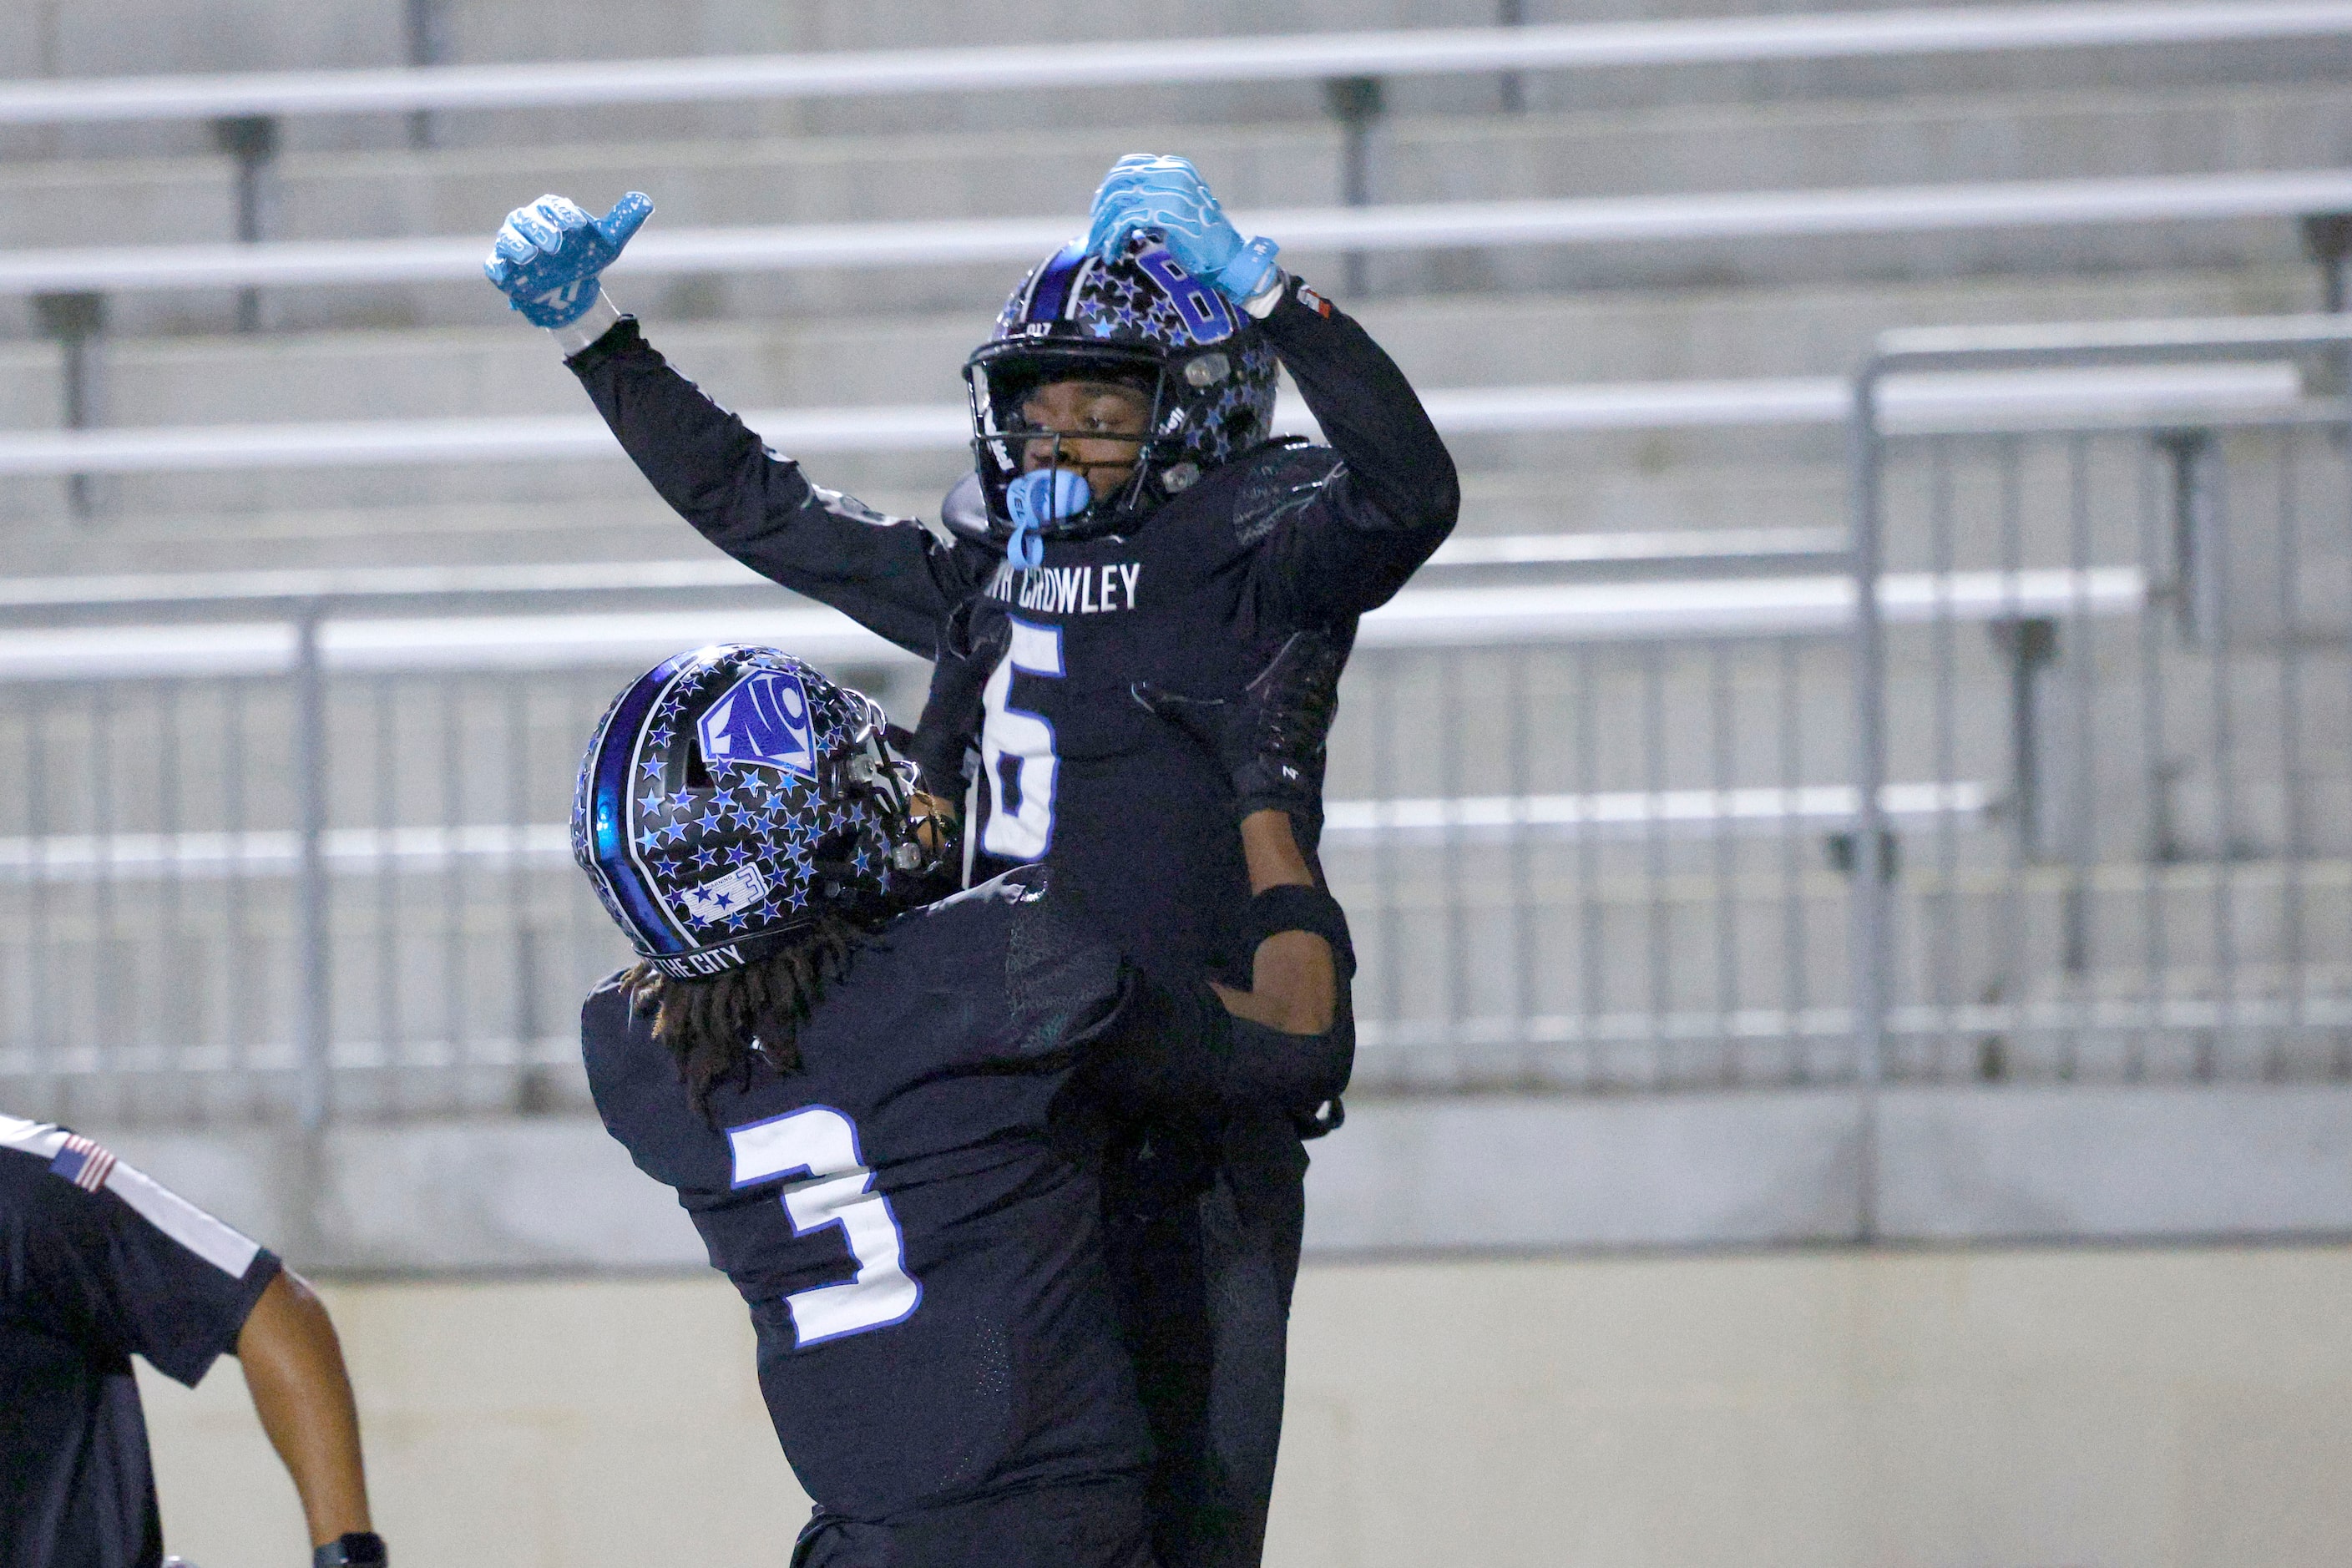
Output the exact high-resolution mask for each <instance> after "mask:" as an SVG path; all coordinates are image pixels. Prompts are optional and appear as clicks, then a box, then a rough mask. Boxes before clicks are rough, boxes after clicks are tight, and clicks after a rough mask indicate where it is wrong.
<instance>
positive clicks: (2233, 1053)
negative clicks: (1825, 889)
mask: <svg viewBox="0 0 2352 1568" xmlns="http://www.w3.org/2000/svg"><path fill="white" fill-rule="evenodd" d="M2347 343H2352V325H2347V323H2346V322H2345V321H2344V320H2343V319H2342V318H2325V317H2321V318H2302V319H2287V320H2280V321H2237V322H2231V321H2218V322H2217V321H2201V322H2182V323H2168V324H2158V325H2149V326H2141V327H2137V328H2112V327H2111V328H2105V329H2068V328H2055V329H2049V328H2045V329H2022V330H2017V331H2007V332H1967V333H1961V332H1899V333H1893V334H1890V335H1889V336H1888V337H1887V338H1886V339H1885V340H1884V342H1883V346H1882V348H1881V352H1880V353H1878V355H1877V356H1876V357H1875V358H1874V360H1873V361H1872V362H1871V363H1870V364H1869V365H1867V366H1866V367H1865V368H1864V372H1863V374H1862V375H1861V377H1860V380H1859V382H1858V384H1857V392H1856V414H1855V422H1854V432H1855V447H1854V454H1855V457H1854V461H1855V479H1856V507H1857V527H1858V531H1857V536H1856V537H1857V558H1858V559H1857V571H1858V572H1860V573H1862V574H1892V573H1893V572H1894V571H1895V570H1897V569H1900V568H1904V567H1918V566H1924V567H1926V568H1927V570H1928V571H1929V572H1931V573H1933V574H1953V575H1957V574H1959V573H1961V572H1963V571H1965V570H1967V569H1968V568H1969V567H1970V566H1980V567H1990V568H1991V569H1992V570H1994V571H1996V572H1998V573H2000V574H2002V575H2003V576H2004V577H2011V576H2014V577H2017V578H2022V577H2023V576H2024V575H2026V574H2030V573H2031V572H2032V571H2034V570H2036V569H2064V570H2069V571H2074V572H2077V573H2079V572H2081V571H2083V570H2084V569H2085V568H2086V567H2087V566H2089V564H2090V563H2093V562H2095V561H2096V562H2128V563H2132V566H2133V569H2134V570H2136V571H2137V573H2138V574H2140V576H2141V578H2142V580H2143V581H2144V582H2145V583H2146V584H2147V601H2146V605H2145V607H2144V609H2143V610H2142V611H2141V613H2140V614H2138V615H2137V616H2133V617H2130V618H2128V619H2110V618H2105V617H2103V616H2101V615H2100V612H2099V611H2098V609H2097V608H2096V606H2095V605H2093V604H2091V603H2090V602H2089V600H2088V599H2087V598H2077V599H2074V600H2072V601H2070V602H2068V603H2066V604H2063V605H2058V606H2053V607H2050V608H2042V609H2036V608H2034V607H2032V606H2030V605H2026V604H2024V603H2022V602H2019V603H2016V604H2013V605H2008V606H2004V607H2003V608H2002V610H2001V611H2000V614H1999V615H1997V616H1995V617H1993V618H1992V619H1990V621H1988V622H1986V623H1985V625H1984V631H1985V633H1988V634H1990V635H1977V636H1963V635H1962V634H1961V632H1960V630H1959V628H1958V622H1959V621H1960V620H1961V619H1963V618H1964V617H1963V616H1962V615H1961V614H1960V613H1959V612H1958V609H1957V606H1950V605H1944V604H1941V603H1938V604H1937V605H1935V606H1934V608H1933V610H1932V612H1931V614H1930V615H1928V616H1927V617H1926V618H1925V619H1924V620H1921V621H1919V622H1917V623H1916V624H1915V625H1914V626H1907V627H1903V628H1895V627H1892V626H1888V625H1886V624H1885V622H1884V621H1883V620H1882V618H1881V617H1878V616H1871V615H1867V614H1865V616H1864V617H1863V618H1862V621H1861V622H1860V623H1859V626H1858V629H1857V636H1856V657H1857V661H1858V668H1862V669H1863V670H1864V671H1865V672H1866V676H1865V679H1864V682H1863V684H1862V686H1861V688H1860V689H1859V690H1858V693H1857V699H1858V700H1857V708H1856V716H1855V731H1856V734H1857V736H1858V737H1859V738H1860V739H1861V742H1862V743H1861V745H1860V746H1859V748H1858V756H1859V758H1860V760H1861V773H1860V776H1859V779H1858V781H1857V782H1858V784H1860V786H1861V787H1862V789H1863V790H1864V799H1865V801H1867V800H1868V798H1869V795H1868V789H1869V785H1870V784H1871V783H1872V782H1874V780H1876V779H1880V778H1884V777H1888V776H1898V775H1899V776H1905V777H1909V776H1913V775H1915V774H1916V775H1924V776H1926V777H1927V778H1929V779H1932V780H1949V779H1951V778H1953V777H1954V776H1955V774H1956V773H1959V772H1966V771H1967V769H1966V768H1965V766H1964V765H1963V764H1962V763H1960V761H1959V759H1960V758H1961V757H1963V756H1964V755H1977V756H1983V755H1988V754H1990V755H1992V756H1995V757H1998V758H2000V767H2001V772H2000V775H1999V776H2000V793H1999V795H1998V798H1997V808H1998V809H1997V812H1996V813H1995V815H1994V816H1992V817H1991V818H1990V819H1989V821H1988V823H1987V824H1986V826H1988V827H1990V829H1992V831H1979V832H1976V833H1974V834H1969V835H1963V834H1962V833H1961V832H1960V831H1959V829H1958V826H1957V825H1955V824H1951V823H1945V824H1941V825H1938V826H1937V830H1936V831H1934V832H1932V833H1929V834H1927V835H1924V836H1919V835H1914V836H1912V837H1911V839H1910V843H1911V845H1912V847H1910V848H1909V849H1907V850H1905V851H1903V852H1902V853H1901V855H1900V860H1901V862H1902V863H1901V864H1895V863H1891V862H1890V859H1889V857H1890V856H1891V855H1892V854H1893V853H1894V852H1895V850H1896V849H1897V848H1898V847H1900V846H1901V845H1902V844H1903V843H1904V840H1903V839H1902V838H1901V837H1896V836H1893V835H1890V834H1888V833H1887V832H1885V828H1886V826H1887V825H1886V824H1885V821H1884V820H1883V815H1882V813H1881V812H1880V811H1878V810H1877V809H1875V808H1874V807H1873V806H1871V805H1864V809H1863V812H1862V817H1861V825H1860V833H1861V838H1860V851H1859V855H1858V858H1859V860H1860V861H1861V863H1862V865H1863V868H1864V869H1865V870H1866V871H1874V872H1875V873H1876V874H1875V875H1863V876H1860V877H1859V878H1858V879H1857V881H1856V884H1855V899H1854V906H1853V907H1854V942H1855V943H1856V946H1857V948H1858V950H1859V951H1861V952H1864V953H1867V954H1870V955H1872V961H1871V962H1869V963H1865V964H1864V965H1863V966H1862V971H1863V973H1864V975H1865V976H1866V980H1867V989H1866V990H1864V991H1862V992H1860V993H1859V995H1860V998H1861V1007H1862V1016H1863V1019H1864V1028H1863V1030H1862V1032H1861V1034H1860V1035H1859V1037H1858V1051H1859V1054H1860V1058H1861V1059H1862V1060H1863V1061H1864V1063H1865V1064H1867V1065H1868V1067H1869V1068H1871V1069H1872V1070H1877V1071H1884V1072H1885V1073H1886V1074H1888V1075H1891V1076H1895V1077H1906V1078H1909V1077H1927V1078H1948V1077H1955V1076H1957V1077H1969V1078H1979V1079H2003V1078H2010V1077H2040V1078H2053V1079H2068V1078H2074V1077H2099V1078H2123V1079H2133V1078H2143V1077H2189V1078H2210V1077H2224V1076H2225V1077H2246V1078H2283V1077H2307V1076H2324V1077H2329V1078H2342V1077H2345V1076H2347V1074H2352V905H2347V901H2346V900H2347V889H2352V467H2347V407H2346V404H2345V402H2344V399H2343V396H2342V391H2343V387H2344V384H2345V383H2344V368H2345V363H2346V362H2345V359H2344V354H2345V345H2347ZM2279 353H2303V354H2305V356H2307V357H2308V359H2309V360H2310V362H2311V364H2312V374H2313V379H2314V381H2315V384H2317V385H2319V386H2320V387H2322V388H2324V389H2326V390H2327V391H2329V392H2332V393H2333V394H2334V395H2333V396H2329V397H2325V398H2321V399H2317V400H2315V401H2314V402H2313V403H2312V404H2311V405H2308V406H2306V407H2305V409H2303V410H2300V411H2298V412H2297V413H2296V414H2295V415H2294V416H2288V417H2276V416H2273V417H2268V418H2260V419H2255V420H2251V421H2248V422H2246V423H2243V424H2235V425H2231V424H2222V425H2217V426H2201V427H2200V426H2172V427H2163V426H2159V427H2156V428H2152V429H2151V428H2140V429H2126V430H2114V429H2101V428H2097V427H2092V428H2086V429H2073V430H2065V429H2061V430H2054V431H2047V432H2041V433H2033V434H2007V435H2001V434H1995V435H1978V436H1970V437H1953V436H1932V437H1923V436H1916V435H1914V436H1903V435H1898V434H1893V433H1890V432H1889V431H1888V430H1887V429H1886V428H1885V426H1884V424H1883V423H1882V421H1881V419H1880V417H1879V405H1880V390H1881V387H1882V386H1883V384H1885V381H1886V380H1887V378H1889V377H1892V376H1896V375H1901V374H1906V373H1913V372H1919V371H1949V370H1953V369H1957V368H1960V367H1968V368H1972V369H1992V368H2000V369H2015V368H2021V367H2031V366H2035V365H2046V364H2053V363H2064V364H2070V365H2081V364H2116V363H2125V364H2129V363H2184V362H2211V361H2226V360H2237V359H2245V358H2251V357H2261V356H2275V355H2276V354H2279ZM1972 692H1973V693H1974V694H1976V695H1975V696H1974V697H1973V698H1972V696H1971V693H1972ZM1988 692H1990V693H1998V694H1999V695H2000V700H1998V701H1995V702H1990V703H1987V702H1984V701H1983V700H1982V696H1983V694H1985V693H1988Z"/></svg>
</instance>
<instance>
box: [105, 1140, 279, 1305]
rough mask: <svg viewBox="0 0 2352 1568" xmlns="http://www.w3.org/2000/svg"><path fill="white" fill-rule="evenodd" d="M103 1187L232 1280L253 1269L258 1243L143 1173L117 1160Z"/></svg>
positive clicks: (258, 1250)
mask: <svg viewBox="0 0 2352 1568" xmlns="http://www.w3.org/2000/svg"><path fill="white" fill-rule="evenodd" d="M106 1185H107V1190H108V1191H110V1192H111V1193H112V1194H114V1195H115V1196H116V1197H119V1198H121V1200H122V1201H123V1202H124V1203H126V1204H129V1205H131V1208H133V1209H134V1210H136V1211H137V1212H138V1214H139V1215H140V1216H141V1217H142V1218H143V1219H145V1220H146V1221H147V1223H148V1224H150V1225H152V1226H154V1227H155V1228H156V1229H157V1230H160V1231H162V1232H163V1234H164V1235H165V1236H168V1237H171V1238H172V1239H173V1241H176V1242H178V1243H179V1244H180V1245H181V1246H182V1247H186V1248H187V1249H188V1250H189V1251H190V1252H193V1253H194V1254H195V1255H196V1256H197V1257H198V1258H203V1259H204V1260H205V1262H207V1263H209V1264H211V1265H212V1266H213V1267H214V1268H217V1269H219V1270H220V1271H221V1272H222V1273H224V1274H226V1275H227V1276H228V1277H229V1278H230V1279H244V1278H245V1271H246V1270H247V1269H248V1268H252V1267H253V1260H254V1258H255V1257H256V1256H257V1254H258V1253H259V1252H260V1251H261V1244H260V1243H258V1242H256V1241H249V1240H247V1238H246V1237H243V1236H241V1235H239V1234H238V1233H237V1232H236V1231H234V1230H232V1229H230V1228H229V1227H228V1226H225V1225H223V1224H221V1222H220V1221H218V1220H216V1219H215V1218H213V1216H212V1215H208V1214H206V1213H205V1211H204V1210H202V1209H200V1208H198V1207H197V1206H196V1205H194V1204H192V1203H190V1202H189V1201H188V1200H187V1199H185V1198H184V1197H182V1196H181V1195H180V1194H177V1193H175V1192H173V1191H172V1190H171V1189H170V1188H169V1187H165V1186H163V1185H161V1184H158V1183H156V1182H155V1181H154V1179H153V1178H152V1177H150V1176H148V1175H147V1174H146V1173H144V1172H142V1171H139V1170H136V1169H134V1168H133V1167H131V1166H129V1165H126V1164H123V1163H121V1161H117V1162H116V1163H115V1166H114V1169H113V1170H112V1171H111V1172H110V1173H108V1175H107V1178H106Z"/></svg>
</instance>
